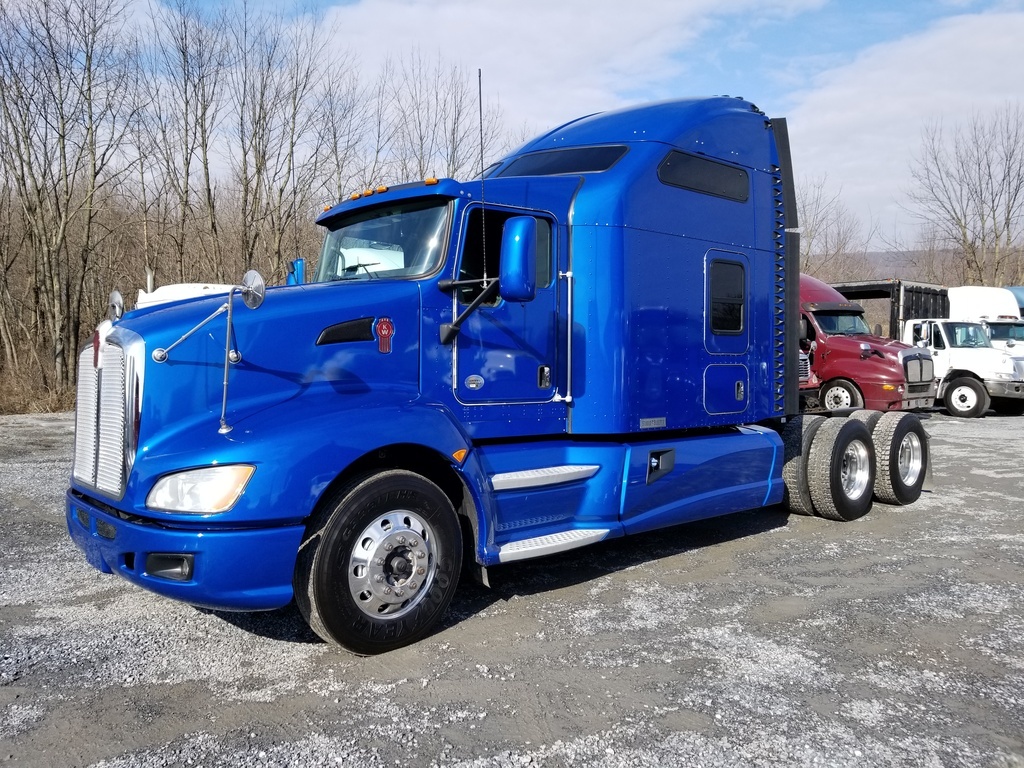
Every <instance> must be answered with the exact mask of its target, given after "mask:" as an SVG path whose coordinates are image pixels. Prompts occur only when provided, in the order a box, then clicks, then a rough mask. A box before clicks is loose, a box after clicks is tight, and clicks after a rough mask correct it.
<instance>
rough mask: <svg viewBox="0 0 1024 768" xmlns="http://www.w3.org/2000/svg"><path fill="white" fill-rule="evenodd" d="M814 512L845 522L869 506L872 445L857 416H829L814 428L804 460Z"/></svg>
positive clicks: (873, 452) (866, 430)
mask: <svg viewBox="0 0 1024 768" xmlns="http://www.w3.org/2000/svg"><path fill="white" fill-rule="evenodd" d="M807 475H808V480H809V483H810V488H811V498H812V499H813V501H814V511H815V512H816V513H817V514H818V515H819V516H820V517H825V518H828V519H829V520H841V521H849V520H856V519H857V518H859V517H863V516H864V515H866V514H867V513H868V511H869V510H870V509H871V497H872V493H873V492H874V486H875V447H874V444H873V443H872V442H871V433H870V432H868V428H867V427H866V426H865V425H864V424H863V422H861V421H859V420H857V419H852V420H851V419H845V418H839V417H833V418H830V419H828V420H827V421H826V422H825V423H824V424H822V425H821V427H820V428H819V429H818V432H817V434H815V436H814V440H813V441H812V442H811V450H810V454H809V456H808V461H807Z"/></svg>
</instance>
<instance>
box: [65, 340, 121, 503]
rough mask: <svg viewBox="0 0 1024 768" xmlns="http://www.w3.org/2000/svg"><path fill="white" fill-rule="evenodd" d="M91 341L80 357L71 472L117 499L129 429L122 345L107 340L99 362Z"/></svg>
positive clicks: (81, 480) (87, 483) (78, 480)
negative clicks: (73, 454)
mask: <svg viewBox="0 0 1024 768" xmlns="http://www.w3.org/2000/svg"><path fill="white" fill-rule="evenodd" d="M93 361H94V352H93V349H92V346H91V345H90V346H89V347H88V348H87V349H85V350H84V351H83V352H82V354H81V355H80V356H79V358H78V407H77V413H76V416H75V466H74V471H73V475H74V478H75V480H76V481H77V482H79V483H81V484H82V485H85V486H89V487H91V488H94V489H96V490H97V491H100V492H101V493H103V494H104V495H106V496H110V497H113V498H121V496H122V495H123V494H124V486H125V477H126V472H127V461H126V453H127V452H126V450H125V445H126V441H127V436H128V434H129V424H128V418H129V414H128V398H127V393H126V379H127V375H126V362H125V352H124V350H123V349H122V348H121V347H120V346H118V345H116V344H105V345H104V347H103V351H102V352H101V353H100V356H99V366H98V367H97V366H95V365H94V364H93Z"/></svg>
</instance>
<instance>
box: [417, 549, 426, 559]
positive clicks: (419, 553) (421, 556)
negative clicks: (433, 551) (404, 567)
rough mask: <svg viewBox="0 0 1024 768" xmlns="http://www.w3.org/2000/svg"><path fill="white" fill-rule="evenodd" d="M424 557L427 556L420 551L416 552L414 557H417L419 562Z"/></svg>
mask: <svg viewBox="0 0 1024 768" xmlns="http://www.w3.org/2000/svg"><path fill="white" fill-rule="evenodd" d="M426 556H427V553H426V552H424V551H423V550H422V549H421V550H419V551H417V552H416V557H418V558H419V559H420V560H422V559H423V558H424V557H426Z"/></svg>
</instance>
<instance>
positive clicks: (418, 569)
mask: <svg viewBox="0 0 1024 768" xmlns="http://www.w3.org/2000/svg"><path fill="white" fill-rule="evenodd" d="M426 572H427V569H426V568H424V567H423V566H422V565H421V566H420V567H419V568H417V569H416V573H418V574H419V575H420V576H422V575H423V574H424V573H426Z"/></svg>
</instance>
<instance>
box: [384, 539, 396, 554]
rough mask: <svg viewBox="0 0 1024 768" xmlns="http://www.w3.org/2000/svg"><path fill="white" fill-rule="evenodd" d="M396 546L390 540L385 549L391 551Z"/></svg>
mask: <svg viewBox="0 0 1024 768" xmlns="http://www.w3.org/2000/svg"><path fill="white" fill-rule="evenodd" d="M394 548H395V545H394V544H392V543H391V542H390V541H389V542H388V543H387V544H385V545H384V551H385V552H390V551H391V550H392V549H394Z"/></svg>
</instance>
